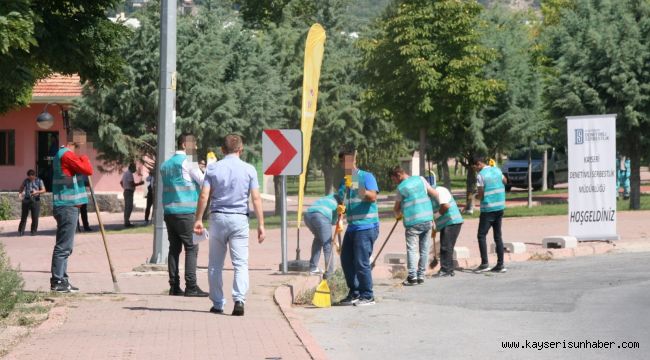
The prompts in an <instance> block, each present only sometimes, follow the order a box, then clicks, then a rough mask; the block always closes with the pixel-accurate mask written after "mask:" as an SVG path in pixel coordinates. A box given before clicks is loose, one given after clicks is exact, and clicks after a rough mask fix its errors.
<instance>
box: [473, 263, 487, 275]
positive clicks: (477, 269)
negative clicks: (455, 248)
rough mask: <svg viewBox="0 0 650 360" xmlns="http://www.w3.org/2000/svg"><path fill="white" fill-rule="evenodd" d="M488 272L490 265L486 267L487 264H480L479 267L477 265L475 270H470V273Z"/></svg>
mask: <svg viewBox="0 0 650 360" xmlns="http://www.w3.org/2000/svg"><path fill="white" fill-rule="evenodd" d="M488 270H490V265H488V264H481V265H479V266H478V267H477V268H475V269H474V270H472V271H474V272H475V273H482V272H486V271H488Z"/></svg>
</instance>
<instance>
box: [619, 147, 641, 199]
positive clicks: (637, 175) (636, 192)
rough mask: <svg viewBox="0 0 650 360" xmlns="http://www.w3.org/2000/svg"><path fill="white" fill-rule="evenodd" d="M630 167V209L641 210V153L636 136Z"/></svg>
mask: <svg viewBox="0 0 650 360" xmlns="http://www.w3.org/2000/svg"><path fill="white" fill-rule="evenodd" d="M630 167H631V169H630V170H631V174H630V210H639V209H641V154H640V151H639V139H638V137H636V136H635V137H634V140H633V142H632V144H630ZM616 191H618V189H616Z"/></svg>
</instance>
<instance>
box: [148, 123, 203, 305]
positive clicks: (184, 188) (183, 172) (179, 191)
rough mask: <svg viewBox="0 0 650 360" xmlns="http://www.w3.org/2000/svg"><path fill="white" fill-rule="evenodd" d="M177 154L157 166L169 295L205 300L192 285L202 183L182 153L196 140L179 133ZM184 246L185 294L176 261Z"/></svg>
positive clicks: (190, 148) (200, 176) (199, 172)
mask: <svg viewBox="0 0 650 360" xmlns="http://www.w3.org/2000/svg"><path fill="white" fill-rule="evenodd" d="M177 149H178V150H177V151H176V153H175V154H174V156H172V157H171V158H170V159H169V160H167V161H165V162H164V163H163V164H162V165H161V166H160V174H161V176H162V182H163V196H162V198H163V199H162V200H163V208H164V214H165V215H164V219H165V225H166V226H167V237H168V238H169V257H168V258H167V268H168V271H169V286H170V288H169V295H174V296H183V295H184V296H191V297H207V296H208V293H207V292H205V291H203V290H201V288H199V286H198V284H197V282H196V258H197V256H198V253H199V244H195V243H194V242H193V241H192V233H193V230H194V213H195V212H196V205H197V202H198V199H199V191H200V189H201V184H202V183H203V173H202V172H201V171H200V170H199V168H198V167H192V166H191V162H190V161H189V159H188V158H187V153H186V150H191V151H194V149H196V141H195V139H194V136H193V135H190V134H181V135H180V136H179V137H178V141H177ZM183 247H185V291H183V289H181V287H180V277H179V271H178V265H179V264H178V261H179V260H178V259H179V256H180V253H181V249H182V248H183Z"/></svg>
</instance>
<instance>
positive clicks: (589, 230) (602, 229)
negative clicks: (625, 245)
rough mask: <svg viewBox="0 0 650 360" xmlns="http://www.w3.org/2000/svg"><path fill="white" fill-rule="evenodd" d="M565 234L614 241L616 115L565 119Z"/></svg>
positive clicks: (579, 237)
mask: <svg viewBox="0 0 650 360" xmlns="http://www.w3.org/2000/svg"><path fill="white" fill-rule="evenodd" d="M567 136H568V147H569V235H570V236H573V237H575V238H576V239H577V240H579V241H580V240H618V239H619V236H618V235H617V234H616V191H617V190H616V170H615V169H616V166H615V158H616V115H615V114H612V115H587V116H568V117H567Z"/></svg>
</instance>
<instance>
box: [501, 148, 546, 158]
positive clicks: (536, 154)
mask: <svg viewBox="0 0 650 360" xmlns="http://www.w3.org/2000/svg"><path fill="white" fill-rule="evenodd" d="M531 155H532V158H533V160H542V156H543V155H544V152H543V151H540V150H533V152H532V154H531ZM508 159H509V160H528V149H520V150H516V151H515V152H513V153H512V154H510V157H509V158H508Z"/></svg>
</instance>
